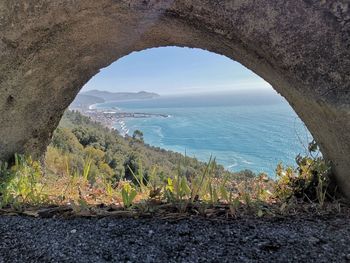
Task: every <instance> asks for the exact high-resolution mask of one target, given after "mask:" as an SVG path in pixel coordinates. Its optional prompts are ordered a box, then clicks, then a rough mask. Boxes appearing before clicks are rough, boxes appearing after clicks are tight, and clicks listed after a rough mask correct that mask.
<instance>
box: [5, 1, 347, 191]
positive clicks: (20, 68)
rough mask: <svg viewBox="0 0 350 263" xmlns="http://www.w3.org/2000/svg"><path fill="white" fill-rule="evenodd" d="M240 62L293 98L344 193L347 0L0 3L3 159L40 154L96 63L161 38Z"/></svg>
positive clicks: (100, 64)
mask: <svg viewBox="0 0 350 263" xmlns="http://www.w3.org/2000/svg"><path fill="white" fill-rule="evenodd" d="M169 45H172V46H187V47H196V48H202V49H205V50H209V51H212V52H215V53H218V54H222V55H225V56H227V57H229V58H232V59H234V60H237V61H239V62H240V63H242V64H243V65H245V66H246V67H248V68H249V69H251V70H253V71H254V72H255V73H257V74H258V75H260V76H261V77H262V78H264V79H265V80H266V81H268V82H269V83H270V84H271V85H272V86H273V87H274V88H275V89H276V90H277V91H278V92H279V93H281V94H282V95H283V96H284V97H285V98H286V99H287V100H288V101H289V103H290V104H291V105H292V107H293V108H294V109H295V111H296V112H297V114H298V115H299V116H300V117H301V118H302V119H303V121H304V122H305V123H306V125H307V126H308V128H309V130H310V131H311V133H312V134H313V136H314V137H315V138H316V139H317V141H318V142H319V144H320V146H321V148H322V151H323V153H324V155H325V156H326V157H327V158H328V159H329V160H331V161H332V163H333V169H334V172H335V174H336V178H337V180H338V183H339V185H340V187H341V188H342V189H343V190H344V192H345V193H347V194H348V196H350V159H349V158H350V132H349V131H350V4H349V3H348V1H347V0H324V1H320V0H287V1H285V0H283V1H282V0H276V1H271V0H259V1H256V0H164V1H159V0H120V1H115V0H100V1H95V0H36V1H32V0H23V1H15V0H9V1H2V2H1V3H0V123H1V127H0V158H1V159H5V160H6V159H9V158H10V157H11V156H12V155H13V154H14V153H16V152H17V153H30V154H32V155H33V154H34V155H37V156H38V155H40V154H42V153H43V152H44V151H45V149H46V146H47V144H48V143H49V141H50V137H51V134H52V131H53V130H54V129H55V127H56V126H57V124H58V122H59V120H60V118H61V116H62V114H63V112H64V110H65V109H66V108H67V106H68V105H69V104H70V103H71V101H72V100H73V99H74V97H75V96H76V94H77V93H78V92H79V90H80V89H81V87H82V86H83V85H84V84H85V83H86V82H87V81H88V80H89V79H90V78H91V77H92V76H94V75H95V74H96V73H98V71H99V69H101V68H103V67H106V66H108V65H109V64H110V63H112V62H114V61H116V60H117V59H118V58H120V57H122V56H124V55H127V54H129V53H130V52H132V51H137V50H143V49H146V48H151V47H160V46H169Z"/></svg>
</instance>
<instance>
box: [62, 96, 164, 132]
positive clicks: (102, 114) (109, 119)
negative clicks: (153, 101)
mask: <svg viewBox="0 0 350 263" xmlns="http://www.w3.org/2000/svg"><path fill="white" fill-rule="evenodd" d="M98 104H99V103H94V104H91V105H87V106H85V107H84V106H83V107H79V106H78V107H69V108H68V109H69V110H71V111H78V112H80V113H81V114H82V115H84V116H86V117H89V118H91V120H93V121H95V122H98V123H100V124H102V125H103V126H105V127H106V128H108V129H111V130H116V131H118V132H119V134H120V135H122V136H123V137H125V136H127V135H129V134H128V133H129V131H130V130H129V129H128V128H127V126H126V124H125V120H126V119H140V118H153V117H159V118H169V117H170V115H166V114H157V113H145V112H125V111H122V109H120V108H118V107H113V108H105V109H98V108H97V105H98ZM116 126H119V129H118V128H116Z"/></svg>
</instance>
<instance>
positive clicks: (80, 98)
mask: <svg viewBox="0 0 350 263" xmlns="http://www.w3.org/2000/svg"><path fill="white" fill-rule="evenodd" d="M103 102H105V100H104V99H102V98H99V97H96V96H91V95H85V94H78V95H77V97H76V98H75V100H74V101H73V102H72V104H71V105H70V108H72V109H87V108H89V106H90V105H92V104H96V103H103Z"/></svg>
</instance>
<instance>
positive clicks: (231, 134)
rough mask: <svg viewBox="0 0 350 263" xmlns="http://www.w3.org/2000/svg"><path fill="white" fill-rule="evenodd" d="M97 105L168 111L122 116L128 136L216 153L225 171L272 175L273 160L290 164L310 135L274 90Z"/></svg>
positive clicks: (192, 152) (198, 153) (197, 153)
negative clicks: (135, 133) (148, 115)
mask: <svg viewBox="0 0 350 263" xmlns="http://www.w3.org/2000/svg"><path fill="white" fill-rule="evenodd" d="M97 108H108V109H110V108H115V109H116V108H119V109H120V110H121V111H124V112H145V113H157V114H165V115H169V116H170V117H168V118H163V117H151V118H142V119H126V120H124V122H125V125H126V127H127V129H128V130H129V135H132V133H133V131H134V130H137V129H138V130H141V131H143V133H144V139H145V142H146V143H148V144H151V145H154V146H159V147H161V148H165V149H168V150H173V151H176V152H180V153H186V154H187V156H194V157H196V158H198V159H200V160H203V161H208V160H209V158H210V156H213V157H216V160H217V162H218V163H220V164H222V165H224V166H225V167H226V168H227V169H229V170H231V171H240V170H243V169H250V170H252V171H254V172H266V173H268V174H269V175H270V176H271V177H274V176H275V168H276V166H277V164H278V163H279V162H283V163H284V164H290V165H293V164H295V157H296V155H297V154H299V153H301V154H305V153H306V148H305V146H306V145H307V143H308V142H309V141H311V139H312V137H311V135H310V133H309V132H308V131H307V128H306V127H305V125H304V124H303V122H302V121H301V120H300V119H299V118H298V116H297V115H296V113H295V112H294V110H293V109H292V108H291V107H290V106H289V104H288V103H287V102H286V101H285V99H283V98H282V97H281V96H280V95H278V94H277V93H276V92H274V91H269V92H266V91H264V92H262V91H254V92H253V91H251V92H234V93H222V94H204V95H182V96H169V97H160V98H157V99H152V100H141V101H127V102H125V101H124V102H113V103H104V104H99V105H97Z"/></svg>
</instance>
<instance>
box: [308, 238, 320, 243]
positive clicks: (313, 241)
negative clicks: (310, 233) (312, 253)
mask: <svg viewBox="0 0 350 263" xmlns="http://www.w3.org/2000/svg"><path fill="white" fill-rule="evenodd" d="M309 242H310V243H313V244H316V243H318V242H320V240H319V239H318V238H317V237H310V238H309Z"/></svg>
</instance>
